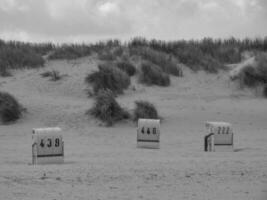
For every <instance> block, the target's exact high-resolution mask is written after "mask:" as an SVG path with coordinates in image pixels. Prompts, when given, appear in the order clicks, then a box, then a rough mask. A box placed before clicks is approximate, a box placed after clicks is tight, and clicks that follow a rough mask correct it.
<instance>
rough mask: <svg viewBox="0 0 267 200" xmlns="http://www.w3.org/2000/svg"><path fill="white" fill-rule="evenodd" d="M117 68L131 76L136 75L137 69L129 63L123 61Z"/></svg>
mask: <svg viewBox="0 0 267 200" xmlns="http://www.w3.org/2000/svg"><path fill="white" fill-rule="evenodd" d="M117 67H118V68H119V69H121V70H122V71H124V72H126V73H127V74H128V75H129V76H133V75H134V74H135V73H136V68H135V66H134V65H133V64H131V63H130V62H129V61H121V62H118V63H117Z"/></svg>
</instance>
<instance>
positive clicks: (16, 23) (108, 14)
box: [0, 0, 267, 43]
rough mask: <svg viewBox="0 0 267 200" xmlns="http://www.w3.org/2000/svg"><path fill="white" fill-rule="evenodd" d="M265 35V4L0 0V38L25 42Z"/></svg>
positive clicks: (243, 0) (249, 0)
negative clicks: (137, 37)
mask: <svg viewBox="0 0 267 200" xmlns="http://www.w3.org/2000/svg"><path fill="white" fill-rule="evenodd" d="M136 36H141V37H146V38H147V39H152V38H155V39H160V40H179V39H201V38H204V37H212V38H229V37H232V36H233V37H236V38H245V37H250V38H255V37H265V36H267V1H266V0H0V38H1V39H4V40H21V41H29V42H48V41H52V42H56V43H64V42H95V41H99V40H106V39H111V38H113V39H115V38H116V39H120V40H122V41H124V40H129V39H131V38H133V37H136Z"/></svg>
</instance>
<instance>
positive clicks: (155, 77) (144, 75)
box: [139, 62, 170, 87]
mask: <svg viewBox="0 0 267 200" xmlns="http://www.w3.org/2000/svg"><path fill="white" fill-rule="evenodd" d="M139 82H140V83H143V84H146V85H149V86H150V85H158V86H165V87H166V86H169V85H170V77H169V75H168V74H166V73H165V72H163V71H162V70H161V68H160V67H158V66H157V65H154V64H153V63H150V62H143V63H142V64H141V73H140V74H139Z"/></svg>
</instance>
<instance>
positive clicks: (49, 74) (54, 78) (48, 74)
mask: <svg viewBox="0 0 267 200" xmlns="http://www.w3.org/2000/svg"><path fill="white" fill-rule="evenodd" d="M41 76H42V77H44V78H46V77H50V80H51V81H58V80H60V79H62V78H63V76H65V75H60V73H59V71H57V70H52V71H46V72H44V73H41Z"/></svg>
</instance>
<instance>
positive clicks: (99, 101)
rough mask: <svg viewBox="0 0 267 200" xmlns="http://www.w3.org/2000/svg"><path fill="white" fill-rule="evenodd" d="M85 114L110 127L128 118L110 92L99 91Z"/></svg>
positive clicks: (127, 114)
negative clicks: (92, 104)
mask: <svg viewBox="0 0 267 200" xmlns="http://www.w3.org/2000/svg"><path fill="white" fill-rule="evenodd" d="M87 114H90V115H92V116H94V117H95V118H97V119H99V120H101V121H102V122H104V123H106V125H107V126H112V125H113V124H114V123H115V122H118V121H120V120H123V119H128V118H129V117H130V115H129V113H128V112H127V111H126V110H124V109H123V108H121V107H120V105H119V104H118V102H117V101H116V99H115V95H114V94H113V92H112V91H110V90H101V91H99V92H98V94H97V96H96V98H95V104H94V106H93V107H92V108H91V109H90V110H88V111H87Z"/></svg>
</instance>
